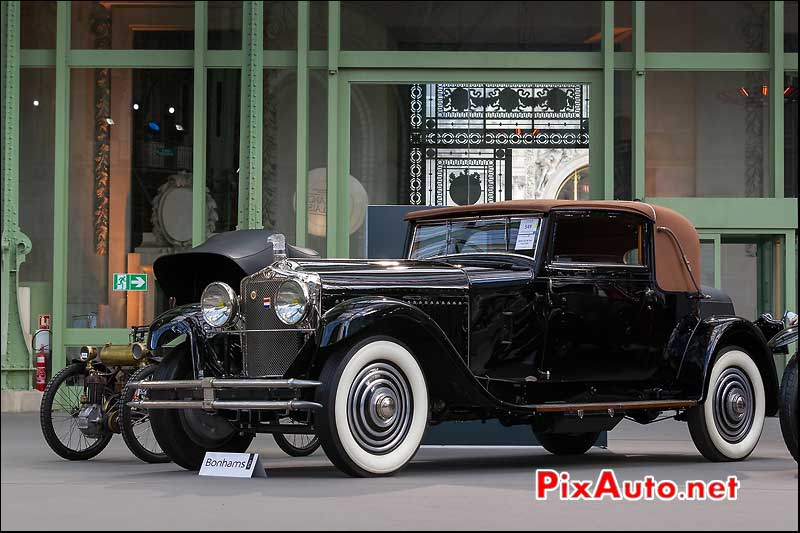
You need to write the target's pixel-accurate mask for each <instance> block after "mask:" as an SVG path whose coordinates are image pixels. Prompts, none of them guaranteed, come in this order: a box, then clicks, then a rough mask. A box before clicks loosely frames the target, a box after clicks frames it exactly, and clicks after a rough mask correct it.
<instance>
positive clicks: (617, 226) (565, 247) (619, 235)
mask: <svg viewBox="0 0 800 533" xmlns="http://www.w3.org/2000/svg"><path fill="white" fill-rule="evenodd" d="M642 242H643V240H642V223H641V222H640V221H639V220H638V219H637V218H634V217H630V216H616V217H606V216H583V215H578V216H568V215H567V216H561V217H559V218H558V219H557V222H556V226H555V233H554V238H553V252H552V259H553V262H556V263H598V264H606V265H641V264H642V260H643V259H644V258H643V253H642V252H643V250H642Z"/></svg>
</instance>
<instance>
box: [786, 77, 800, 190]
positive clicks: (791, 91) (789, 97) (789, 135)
mask: <svg viewBox="0 0 800 533" xmlns="http://www.w3.org/2000/svg"><path fill="white" fill-rule="evenodd" d="M784 80H785V81H784V84H783V85H784V88H783V109H784V111H783V132H784V137H783V175H784V184H783V194H784V196H786V197H787V198H797V176H798V172H800V170H798V168H797V143H798V141H797V114H798V109H797V99H798V96H799V95H800V88H799V87H798V86H799V85H800V81H798V77H797V72H787V73H786V75H785V77H784Z"/></svg>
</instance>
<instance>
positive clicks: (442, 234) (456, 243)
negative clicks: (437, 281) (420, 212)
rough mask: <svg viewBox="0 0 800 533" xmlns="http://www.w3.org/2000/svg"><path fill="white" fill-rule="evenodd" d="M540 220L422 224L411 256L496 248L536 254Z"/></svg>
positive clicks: (493, 220) (505, 219) (489, 251)
mask: <svg viewBox="0 0 800 533" xmlns="http://www.w3.org/2000/svg"><path fill="white" fill-rule="evenodd" d="M540 221H541V220H540V219H539V218H538V217H498V218H490V219H481V220H463V221H462V220H457V221H446V220H445V221H441V222H432V223H426V224H419V225H417V227H416V228H415V229H414V238H413V239H412V241H411V252H410V254H409V258H410V259H427V258H431V257H440V256H445V255H457V254H475V253H492V252H494V253H497V252H501V253H502V252H511V253H516V254H521V255H527V256H529V257H533V255H534V252H535V250H536V242H537V237H538V234H539V223H540Z"/></svg>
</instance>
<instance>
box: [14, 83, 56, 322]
mask: <svg viewBox="0 0 800 533" xmlns="http://www.w3.org/2000/svg"><path fill="white" fill-rule="evenodd" d="M55 86H56V81H55V69H39V68H35V69H27V68H24V69H21V70H20V88H19V205H20V209H19V224H20V228H21V229H22V231H23V232H24V233H25V234H26V235H27V236H28V237H30V239H31V245H32V247H31V251H30V253H29V254H28V255H27V256H25V262H24V263H22V265H21V266H20V271H19V287H20V292H19V299H20V304H21V305H20V309H21V310H22V309H28V310H29V316H23V317H21V318H22V320H23V330H24V331H25V332H26V333H33V332H34V331H36V329H37V327H38V322H37V317H38V316H39V315H40V314H42V315H50V314H52V311H53V309H52V295H53V285H52V284H53V217H52V216H51V213H52V212H53V188H54V183H53V169H54V164H53V157H54V153H55V152H54V150H55Z"/></svg>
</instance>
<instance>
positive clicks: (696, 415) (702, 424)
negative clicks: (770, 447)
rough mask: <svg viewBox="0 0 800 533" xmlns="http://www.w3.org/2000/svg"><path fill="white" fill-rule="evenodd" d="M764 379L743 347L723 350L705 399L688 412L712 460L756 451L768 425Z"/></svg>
mask: <svg viewBox="0 0 800 533" xmlns="http://www.w3.org/2000/svg"><path fill="white" fill-rule="evenodd" d="M765 398H766V397H765V394H764V383H763V380H762V379H761V373H760V372H759V370H758V367H757V366H756V364H755V362H754V361H753V359H752V357H750V355H749V354H748V353H747V352H746V351H745V350H744V349H742V348H739V347H736V346H732V347H728V348H725V349H724V350H722V351H721V352H720V354H719V356H718V357H717V360H716V361H715V362H714V366H713V367H712V369H711V377H710V380H709V386H708V393H707V394H706V399H705V401H704V402H703V403H702V404H700V405H697V406H695V407H693V408H692V409H690V410H689V412H688V421H689V433H690V434H691V436H692V440H693V441H694V444H695V446H697V449H698V450H699V451H700V453H701V454H703V456H704V457H705V458H706V459H709V460H711V461H740V460H742V459H745V458H746V457H747V456H748V455H750V454H751V453H752V452H753V449H755V447H756V444H758V439H759V438H760V437H761V430H762V429H763V428H764V411H765V405H766V402H765Z"/></svg>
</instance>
